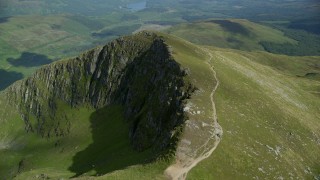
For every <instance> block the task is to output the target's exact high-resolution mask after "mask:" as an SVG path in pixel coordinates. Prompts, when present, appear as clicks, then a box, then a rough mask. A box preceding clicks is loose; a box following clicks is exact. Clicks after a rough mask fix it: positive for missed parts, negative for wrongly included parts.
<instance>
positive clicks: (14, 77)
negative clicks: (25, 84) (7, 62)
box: [0, 69, 23, 91]
mask: <svg viewBox="0 0 320 180" xmlns="http://www.w3.org/2000/svg"><path fill="white" fill-rule="evenodd" d="M22 78H23V74H21V73H17V72H9V71H6V70H3V69H0V91H2V90H4V89H6V88H7V87H8V86H10V85H11V84H12V83H14V82H15V81H18V80H20V79H22Z"/></svg>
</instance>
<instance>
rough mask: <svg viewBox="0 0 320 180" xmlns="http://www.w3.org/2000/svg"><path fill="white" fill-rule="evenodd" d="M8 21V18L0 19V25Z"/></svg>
mask: <svg viewBox="0 0 320 180" xmlns="http://www.w3.org/2000/svg"><path fill="white" fill-rule="evenodd" d="M9 19H10V17H2V18H0V24H1V23H6V22H8V20H9Z"/></svg>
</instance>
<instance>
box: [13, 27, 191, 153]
mask: <svg viewBox="0 0 320 180" xmlns="http://www.w3.org/2000/svg"><path fill="white" fill-rule="evenodd" d="M186 75H187V74H186V71H185V70H183V69H182V68H180V66H179V64H177V63H176V61H174V60H173V59H172V57H171V55H170V53H169V49H168V47H167V45H166V44H165V43H164V42H163V40H161V39H160V38H158V37H157V36H156V35H155V34H152V33H140V34H139V35H136V36H133V37H125V38H121V39H118V40H116V41H114V42H112V43H110V44H108V45H107V46H105V47H103V48H97V49H94V50H91V51H89V52H87V53H85V54H82V55H81V56H80V57H77V58H75V59H72V60H68V61H61V62H57V63H54V64H52V65H49V66H46V67H44V68H42V69H40V70H39V71H37V72H36V73H35V74H34V75H33V76H32V77H30V78H28V79H27V80H25V81H21V82H19V83H16V84H14V85H13V86H11V87H10V88H9V89H8V91H7V93H8V95H7V96H8V97H9V99H10V100H11V102H13V103H14V104H17V105H19V110H20V113H21V116H22V118H23V120H24V122H25V123H26V130H27V131H31V132H36V133H38V134H40V135H41V136H42V137H48V138H49V137H50V136H53V135H56V136H63V135H65V134H67V133H68V131H69V128H70V125H68V120H67V119H65V118H64V117H66V114H64V113H61V111H60V104H61V103H62V104H66V105H68V106H71V107H74V108H75V107H79V106H81V105H90V106H92V107H94V108H97V109H99V108H102V107H104V106H107V105H113V104H117V105H122V106H123V107H124V111H125V118H126V119H127V121H128V122H130V123H131V129H130V137H131V139H132V143H133V146H134V148H135V149H137V150H144V149H146V148H149V147H151V146H152V145H154V144H155V143H156V144H157V148H160V149H163V148H165V147H166V146H167V145H168V143H169V140H170V139H171V137H173V136H175V134H172V133H171V131H172V130H174V128H175V127H177V126H179V125H181V124H182V123H183V121H184V117H183V116H184V115H183V112H182V109H183V101H184V100H185V99H186V98H188V97H189V96H190V93H191V92H192V91H193V89H194V88H193V87H192V86H191V84H188V83H187V82H185V81H184V80H183V77H184V76H186ZM65 113H67V112H65ZM61 124H66V125H65V126H61Z"/></svg>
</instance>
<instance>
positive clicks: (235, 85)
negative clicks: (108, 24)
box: [189, 49, 320, 179]
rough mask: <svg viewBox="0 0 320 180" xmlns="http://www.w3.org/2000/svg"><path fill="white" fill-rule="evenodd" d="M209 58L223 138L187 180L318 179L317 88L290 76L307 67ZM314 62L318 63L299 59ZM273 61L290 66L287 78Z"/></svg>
mask: <svg viewBox="0 0 320 180" xmlns="http://www.w3.org/2000/svg"><path fill="white" fill-rule="evenodd" d="M211 52H212V54H213V55H214V59H213V61H212V64H213V65H214V67H215V70H216V72H217V75H218V78H219V80H220V86H219V88H218V91H217V92H216V95H215V100H216V108H217V113H218V118H219V122H220V125H221V126H222V127H223V129H224V136H223V139H222V142H221V143H220V145H219V146H218V149H217V150H216V151H215V152H214V153H213V155H212V156H211V157H210V158H208V159H207V160H205V161H203V162H202V163H200V165H199V166H197V167H196V168H195V169H193V170H192V171H191V173H190V175H189V179H234V177H237V179H253V178H262V179H264V178H281V177H283V178H285V179H288V178H289V177H293V178H295V177H300V178H308V179H311V178H313V176H315V175H316V176H319V175H320V168H319V167H320V164H319V162H320V155H319V154H320V151H319V149H320V147H319V146H320V133H319V132H320V122H319V119H320V109H319V107H320V100H319V96H318V95H317V94H315V93H313V92H314V91H315V89H317V92H318V93H319V87H320V83H319V82H317V81H314V80H309V79H303V78H298V77H296V76H295V75H292V74H295V73H297V72H298V71H301V69H300V67H301V66H304V67H307V66H306V65H303V63H305V64H307V62H308V61H302V62H303V63H300V62H299V58H300V57H286V56H276V55H272V54H267V53H244V52H239V51H234V50H222V49H212V51H211ZM314 58H315V59H317V60H319V57H311V58H307V57H304V59H309V60H310V61H312V59H314ZM257 59H258V60H257ZM256 61H259V62H264V63H265V64H269V65H271V67H270V66H265V65H262V64H259V63H257V62H256ZM278 61H282V63H281V64H282V65H283V66H282V67H286V66H290V68H288V69H287V72H290V73H289V74H288V73H287V74H284V73H282V72H281V71H280V70H279V68H278V67H280V69H281V66H278V64H277V62H278ZM292 61H293V62H292ZM297 62H299V63H300V64H299V63H297ZM294 65H297V67H295V66H294ZM277 68H278V69H277ZM311 90H312V91H313V92H310V91H311Z"/></svg>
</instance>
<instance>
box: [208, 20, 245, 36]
mask: <svg viewBox="0 0 320 180" xmlns="http://www.w3.org/2000/svg"><path fill="white" fill-rule="evenodd" d="M209 22H212V23H215V24H219V25H220V26H221V27H222V28H223V29H224V30H226V31H229V32H231V33H236V34H241V35H244V36H250V31H249V30H248V29H247V28H246V27H244V26H242V25H241V24H239V23H236V22H232V21H229V20H211V21H209Z"/></svg>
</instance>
